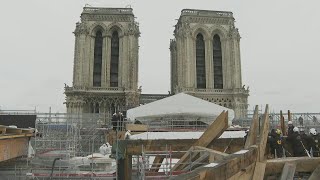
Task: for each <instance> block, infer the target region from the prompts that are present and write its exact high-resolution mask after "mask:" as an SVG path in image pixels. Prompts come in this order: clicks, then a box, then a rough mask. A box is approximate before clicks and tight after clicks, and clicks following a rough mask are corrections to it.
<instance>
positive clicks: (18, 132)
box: [6, 127, 22, 134]
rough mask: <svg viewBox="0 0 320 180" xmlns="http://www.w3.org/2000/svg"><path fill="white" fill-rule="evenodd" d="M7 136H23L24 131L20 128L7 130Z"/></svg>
mask: <svg viewBox="0 0 320 180" xmlns="http://www.w3.org/2000/svg"><path fill="white" fill-rule="evenodd" d="M6 134H22V129H19V128H8V127H7V128H6Z"/></svg>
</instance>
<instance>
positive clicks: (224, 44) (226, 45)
mask: <svg viewBox="0 0 320 180" xmlns="http://www.w3.org/2000/svg"><path fill="white" fill-rule="evenodd" d="M220 41H221V51H222V77H223V89H232V81H233V73H234V72H233V70H232V67H233V65H232V64H233V63H232V59H231V56H230V55H231V54H232V51H231V49H232V48H230V41H229V40H228V38H221V39H220Z"/></svg>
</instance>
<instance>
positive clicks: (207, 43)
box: [205, 38, 214, 89]
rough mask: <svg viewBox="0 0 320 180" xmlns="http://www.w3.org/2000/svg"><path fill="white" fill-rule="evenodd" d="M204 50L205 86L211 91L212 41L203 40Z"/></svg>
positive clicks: (212, 83)
mask: <svg viewBox="0 0 320 180" xmlns="http://www.w3.org/2000/svg"><path fill="white" fill-rule="evenodd" d="M205 48H206V52H205V53H206V54H205V58H206V86H207V89H213V87H214V86H213V85H214V78H213V75H214V74H213V49H212V39H210V38H208V39H205Z"/></svg>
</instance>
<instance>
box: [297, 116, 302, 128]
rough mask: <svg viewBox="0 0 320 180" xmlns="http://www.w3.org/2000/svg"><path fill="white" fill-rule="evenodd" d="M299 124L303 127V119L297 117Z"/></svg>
mask: <svg viewBox="0 0 320 180" xmlns="http://www.w3.org/2000/svg"><path fill="white" fill-rule="evenodd" d="M298 120H299V124H300V126H303V118H302V115H301V116H300V117H299V119H298Z"/></svg>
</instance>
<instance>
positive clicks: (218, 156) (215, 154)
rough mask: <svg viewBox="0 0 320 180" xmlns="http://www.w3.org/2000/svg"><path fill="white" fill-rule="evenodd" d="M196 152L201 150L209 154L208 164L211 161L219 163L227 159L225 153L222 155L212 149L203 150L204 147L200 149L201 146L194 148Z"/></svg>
mask: <svg viewBox="0 0 320 180" xmlns="http://www.w3.org/2000/svg"><path fill="white" fill-rule="evenodd" d="M195 149H196V150H202V151H206V152H209V153H210V154H209V155H210V158H209V163H210V162H213V161H217V160H218V161H219V160H223V159H224V158H225V157H227V156H228V155H229V154H227V153H223V152H220V151H216V150H213V149H209V148H205V147H201V146H195Z"/></svg>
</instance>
